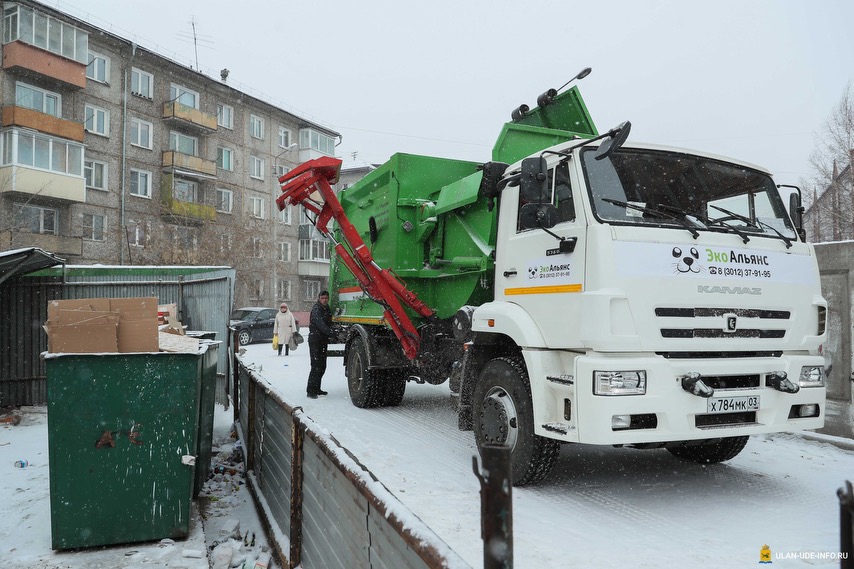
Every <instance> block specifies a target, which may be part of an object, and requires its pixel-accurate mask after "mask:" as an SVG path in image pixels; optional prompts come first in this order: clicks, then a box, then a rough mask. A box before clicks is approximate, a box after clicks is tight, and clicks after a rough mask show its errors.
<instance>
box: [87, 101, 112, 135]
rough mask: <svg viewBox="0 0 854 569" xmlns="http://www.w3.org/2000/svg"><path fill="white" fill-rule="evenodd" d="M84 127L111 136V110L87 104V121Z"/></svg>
mask: <svg viewBox="0 0 854 569" xmlns="http://www.w3.org/2000/svg"><path fill="white" fill-rule="evenodd" d="M84 127H85V128H86V130H87V131H88V132H91V133H93V134H100V135H101V136H110V111H108V110H106V109H101V108H99V107H93V106H92V105H86V122H85V123H84Z"/></svg>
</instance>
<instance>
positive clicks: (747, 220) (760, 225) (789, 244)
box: [709, 204, 792, 249]
mask: <svg viewBox="0 0 854 569" xmlns="http://www.w3.org/2000/svg"><path fill="white" fill-rule="evenodd" d="M709 207H713V208H715V209H716V210H718V211H720V212H722V213H725V214H727V215H728V216H730V217H731V218H733V219H737V220H739V221H743V222H744V223H746V224H747V225H748V227H755V228H756V229H761V228H765V229H770V230H771V231H773V232H774V233H776V234H777V236H778V237H779V238H780V239H782V240H783V241H784V242H785V243H786V249H789V248H791V247H792V240H791V239H789V238H788V237H786V236H785V235H783V234H782V233H780V230H779V229H777V228H776V227H774V226H773V225H771V224H769V223H765V222H764V221H762V220H761V219H757V220H756V223H754V222H753V221H751V220H750V218H748V217H745V216H743V215H740V214H738V213H735V212H733V211H729V210H728V209H724V208H722V207H718V206H716V205H711V204H710V205H709ZM718 221H721V222H723V221H726V218H721V219H720V220H718ZM757 224H758V225H757ZM727 227H731V226H729V225H728V226H727ZM733 229H734V228H733Z"/></svg>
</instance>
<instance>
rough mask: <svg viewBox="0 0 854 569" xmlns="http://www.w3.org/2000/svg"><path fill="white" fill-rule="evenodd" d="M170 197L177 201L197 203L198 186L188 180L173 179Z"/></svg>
mask: <svg viewBox="0 0 854 569" xmlns="http://www.w3.org/2000/svg"><path fill="white" fill-rule="evenodd" d="M172 197H174V198H175V199H176V200H178V201H182V202H189V203H199V185H198V184H197V183H196V182H191V181H189V180H181V179H177V178H176V179H175V185H174V186H173V187H172Z"/></svg>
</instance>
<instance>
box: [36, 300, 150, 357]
mask: <svg viewBox="0 0 854 569" xmlns="http://www.w3.org/2000/svg"><path fill="white" fill-rule="evenodd" d="M47 314H48V321H47V323H46V324H45V327H44V328H45V331H46V332H47V334H48V351H49V352H53V353H57V352H62V353H99V352H157V351H159V342H158V332H157V299H156V298H153V297H151V298H86V299H73V300H53V301H50V302H49V303H48V307H47Z"/></svg>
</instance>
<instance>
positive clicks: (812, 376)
mask: <svg viewBox="0 0 854 569" xmlns="http://www.w3.org/2000/svg"><path fill="white" fill-rule="evenodd" d="M798 383H799V384H800V386H801V387H824V368H823V367H822V366H804V367H802V368H801V375H800V376H799V377H798Z"/></svg>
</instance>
